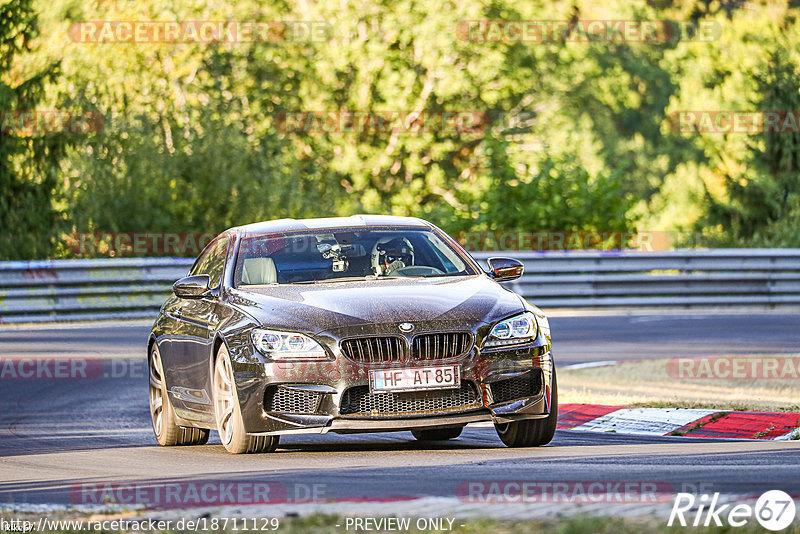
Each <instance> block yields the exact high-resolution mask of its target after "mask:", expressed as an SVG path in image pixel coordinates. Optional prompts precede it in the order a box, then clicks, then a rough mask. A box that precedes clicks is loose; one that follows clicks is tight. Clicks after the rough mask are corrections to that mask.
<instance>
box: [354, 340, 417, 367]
mask: <svg viewBox="0 0 800 534" xmlns="http://www.w3.org/2000/svg"><path fill="white" fill-rule="evenodd" d="M341 348H342V352H343V353H344V355H345V356H347V357H348V358H350V359H351V360H353V361H356V362H359V363H403V362H405V360H406V355H405V352H406V351H405V340H403V338H401V337H396V336H387V337H362V338H357V339H345V340H344V341H342V343H341Z"/></svg>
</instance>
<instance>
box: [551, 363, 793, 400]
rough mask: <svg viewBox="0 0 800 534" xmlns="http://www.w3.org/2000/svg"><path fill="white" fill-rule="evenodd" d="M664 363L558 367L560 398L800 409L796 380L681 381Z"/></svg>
mask: <svg viewBox="0 0 800 534" xmlns="http://www.w3.org/2000/svg"><path fill="white" fill-rule="evenodd" d="M668 361H669V360H667V359H659V360H642V361H630V362H623V363H619V364H617V365H609V366H605V367H590V368H584V369H559V371H558V397H559V398H558V400H559V402H561V403H573V402H574V403H589V404H607V405H614V406H637V407H643V408H704V409H706V408H707V409H715V410H729V411H736V410H747V411H769V412H779V411H788V412H797V411H800V404H798V399H800V380H798V379H772V378H770V379H766V378H756V379H753V378H748V379H742V380H731V379H707V378H705V379H695V378H693V379H679V378H675V377H672V376H670V374H669V373H668V368H667V362H668Z"/></svg>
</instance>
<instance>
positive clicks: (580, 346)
mask: <svg viewBox="0 0 800 534" xmlns="http://www.w3.org/2000/svg"><path fill="white" fill-rule="evenodd" d="M551 327H552V332H553V339H554V350H555V353H556V357H557V359H558V364H559V365H565V364H569V363H580V362H589V361H600V360H610V359H640V358H659V357H669V356H687V355H688V356H709V355H719V354H791V353H794V354H797V353H800V315H796V314H791V313H775V312H769V313H768V312H757V313H747V314H743V313H735V314H725V315H723V314H699V313H692V314H664V315H660V314H647V315H597V316H592V315H589V316H579V317H566V316H558V317H554V318H553V319H552V320H551ZM148 330H149V326H148V325H147V324H145V323H143V322H141V321H140V322H135V323H124V324H123V323H119V324H117V323H105V324H101V323H95V324H90V325H79V326H74V325H71V326H67V327H52V326H32V327H4V328H2V329H0V356H2V357H3V358H8V357H36V358H54V357H81V358H103V359H106V358H108V359H109V360H107V361H105V362H104V366H105V367H104V372H103V373H101V374H100V375H98V376H96V377H95V378H91V379H86V380H58V379H27V380H15V379H4V380H0V388H2V392H1V394H0V508H2V507H8V506H9V505H13V506H14V507H20V506H29V505H33V504H42V505H52V504H54V505H61V506H70V505H73V504H82V503H81V499H83V502H84V503H85V502H87V500H86V498H85V495H84V496H79V495H81V494H79V493H78V494H76V492H75V488H76V487H78V486H77V485H80V484H98V485H102V484H124V483H133V484H138V485H140V486H141V487H148V486H153V485H158V484H162V483H164V482H181V483H200V482H214V481H218V482H222V481H233V482H240V483H243V484H248V483H252V482H265V481H267V482H272V483H277V484H279V485H280V486H281V487H283V488H284V489H285V494H286V498H287V499H292V497H293V495H297V496H298V497H301V496H302V495H306V494H307V491H308V488H309V487H311V486H312V485H316V488H317V490H318V491H319V492H320V493H321V495H322V496H323V497H324V498H325V499H346V500H349V501H351V502H352V501H357V500H359V499H367V500H369V499H376V498H380V499H387V500H392V499H395V498H400V499H402V498H408V497H420V496H427V497H454V496H456V494H457V493H458V488H459V487H461V486H460V485H463V483H465V482H469V481H490V480H495V481H498V480H499V481H584V482H588V481H607V482H619V481H622V482H625V481H628V482H630V481H639V482H650V483H657V484H660V487H667V488H672V490H674V491H681V490H684V489H687V488H693V487H702V488H704V489H705V491H711V492H713V491H720V492H723V493H729V494H758V493H760V492H762V491H766V490H769V489H782V490H784V491H787V492H789V493H790V494H794V495H800V442H797V441H792V442H760V441H746V440H735V441H733V440H730V441H725V440H711V439H688V438H680V437H663V438H653V437H642V436H628V435H617V434H607V433H587V432H575V431H558V432H557V433H556V437H555V439H554V440H553V442H552V443H551V444H550V446H547V447H542V448H535V449H508V448H505V447H504V446H503V444H502V443H501V442H500V440H499V439H498V438H497V436H496V434H495V432H494V430H493V429H492V428H490V427H486V426H479V427H472V426H470V427H467V428H466V429H465V431H464V433H463V434H462V436H461V437H460V438H459V439H456V440H453V441H451V442H443V443H434V444H422V443H419V442H416V441H414V439H413V438H412V436H411V434H410V433H409V432H397V433H381V434H360V435H348V436H340V435H336V434H327V435H304V436H287V437H284V438H283V439H282V440H281V447H280V448H279V449H278V451H277V452H275V453H271V454H266V455H240V456H233V455H229V454H228V453H226V451H225V450H224V448H223V447H222V446H221V445H220V444H219V440H218V439H217V437H216V434H215V433H212V438H211V441H210V442H209V445H205V446H197V447H183V448H162V447H158V446H157V445H156V443H155V440H154V438H153V435H152V430H151V427H150V418H149V413H148V407H147V385H146V384H147V381H146V373H145V367H144V341H145V339H146V334H147V332H148ZM341 510H342V511H346V510H347V503H343V504H342V509H341ZM386 511H387V513H390V512H391V507H390V506H389V505H387V508H386Z"/></svg>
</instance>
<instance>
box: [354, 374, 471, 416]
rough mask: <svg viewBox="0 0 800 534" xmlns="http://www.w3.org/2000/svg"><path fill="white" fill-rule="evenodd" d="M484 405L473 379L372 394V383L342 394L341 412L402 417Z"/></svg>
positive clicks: (469, 408) (456, 410) (463, 409)
mask: <svg viewBox="0 0 800 534" xmlns="http://www.w3.org/2000/svg"><path fill="white" fill-rule="evenodd" d="M480 407H481V398H480V395H478V390H477V389H476V388H475V385H474V384H473V383H472V382H464V383H463V384H462V385H461V387H460V388H459V389H437V390H432V391H409V392H402V393H370V391H369V386H356V387H352V388H349V389H347V390H345V392H344V394H343V395H342V405H341V408H340V409H339V413H340V414H341V415H360V416H368V417H375V416H400V415H429V414H437V413H446V412H461V411H467V410H473V409H476V408H480Z"/></svg>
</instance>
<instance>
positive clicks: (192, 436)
mask: <svg viewBox="0 0 800 534" xmlns="http://www.w3.org/2000/svg"><path fill="white" fill-rule="evenodd" d="M148 368H149V373H148V374H149V375H150V419H151V421H152V422H153V433H154V434H155V435H156V441H158V444H159V445H161V446H162V447H170V446H173V445H205V444H206V443H207V442H208V436H209V434H210V433H211V432H210V431H209V430H208V429H207V428H193V427H187V426H180V425H179V424H178V423H177V417H176V415H175V409H174V408H173V407H172V403H171V402H170V400H169V395H168V394H167V386H166V383H165V381H164V364H163V363H162V362H161V352H160V351H159V350H158V345H157V344H156V343H153V347H152V348H151V349H150V355H149V358H148Z"/></svg>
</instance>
